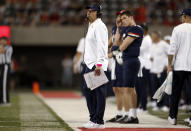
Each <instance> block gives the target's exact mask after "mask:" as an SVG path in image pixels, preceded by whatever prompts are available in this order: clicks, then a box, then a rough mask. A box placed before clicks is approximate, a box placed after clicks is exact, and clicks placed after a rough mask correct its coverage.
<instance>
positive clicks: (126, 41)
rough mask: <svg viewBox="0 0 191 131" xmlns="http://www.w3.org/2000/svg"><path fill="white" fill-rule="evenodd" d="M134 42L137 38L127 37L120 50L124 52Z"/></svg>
mask: <svg viewBox="0 0 191 131" xmlns="http://www.w3.org/2000/svg"><path fill="white" fill-rule="evenodd" d="M134 40H135V37H131V36H127V38H125V40H124V41H123V42H122V44H121V45H120V47H119V50H120V51H124V50H125V49H126V48H127V47H128V46H129V45H130V44H131V43H132V42H133V41H134Z"/></svg>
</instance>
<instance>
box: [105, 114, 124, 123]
mask: <svg viewBox="0 0 191 131" xmlns="http://www.w3.org/2000/svg"><path fill="white" fill-rule="evenodd" d="M122 117H123V116H121V115H116V116H115V117H113V118H111V119H110V120H107V121H106V122H117V120H118V119H120V118H122Z"/></svg>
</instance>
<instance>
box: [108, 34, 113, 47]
mask: <svg viewBox="0 0 191 131" xmlns="http://www.w3.org/2000/svg"><path fill="white" fill-rule="evenodd" d="M112 44H113V43H112V36H111V37H110V38H109V41H108V48H111V47H112Z"/></svg>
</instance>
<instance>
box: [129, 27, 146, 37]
mask: <svg viewBox="0 0 191 131" xmlns="http://www.w3.org/2000/svg"><path fill="white" fill-rule="evenodd" d="M127 36H131V37H135V38H139V37H142V36H143V30H142V28H141V27H139V26H133V27H131V28H130V29H129V30H128V32H127Z"/></svg>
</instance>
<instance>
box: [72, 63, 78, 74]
mask: <svg viewBox="0 0 191 131" xmlns="http://www.w3.org/2000/svg"><path fill="white" fill-rule="evenodd" d="M73 73H74V74H77V73H78V69H77V64H74V66H73Z"/></svg>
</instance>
